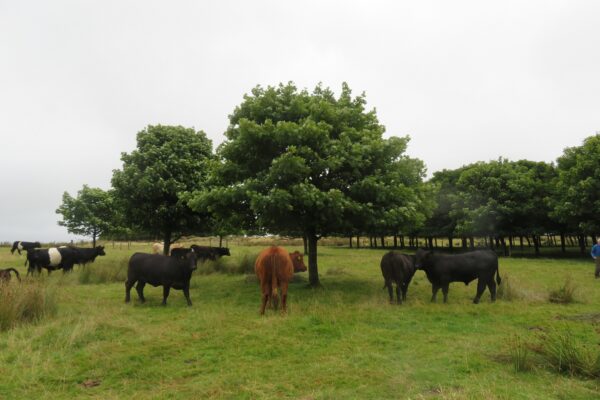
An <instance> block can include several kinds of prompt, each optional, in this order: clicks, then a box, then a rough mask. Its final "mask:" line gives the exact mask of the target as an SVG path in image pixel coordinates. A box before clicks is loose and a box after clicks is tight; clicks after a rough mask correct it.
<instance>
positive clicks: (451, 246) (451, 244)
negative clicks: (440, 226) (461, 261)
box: [448, 236, 454, 251]
mask: <svg viewBox="0 0 600 400" xmlns="http://www.w3.org/2000/svg"><path fill="white" fill-rule="evenodd" d="M453 239H454V238H453V237H452V236H449V237H448V248H449V249H450V251H452V250H454V242H453Z"/></svg>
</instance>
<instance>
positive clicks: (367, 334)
mask: <svg viewBox="0 0 600 400" xmlns="http://www.w3.org/2000/svg"><path fill="white" fill-rule="evenodd" d="M261 248H262V247H255V246H235V245H234V246H232V247H231V252H232V257H230V258H226V260H225V261H224V263H225V264H228V263H229V264H231V265H233V264H236V263H238V262H239V261H240V260H242V258H243V257H244V255H248V256H249V258H251V257H252V256H253V255H256V254H257V253H258V252H259V251H260V249H261ZM286 248H287V249H288V250H290V251H293V250H300V251H301V250H302V249H301V248H300V247H299V246H288V247H286ZM140 250H143V251H147V252H150V248H149V246H148V245H147V244H145V245H144V247H142V245H141V244H133V246H132V248H131V249H127V248H126V246H124V247H123V248H121V249H119V248H112V247H111V245H110V244H107V246H106V253H107V255H106V256H105V257H99V258H98V259H97V260H96V262H95V263H94V264H90V265H88V266H87V267H86V268H87V270H83V269H82V268H81V267H75V271H74V272H73V273H71V274H68V275H64V276H63V274H62V272H54V273H53V274H52V275H51V276H50V277H49V278H46V277H45V275H46V272H45V271H44V273H43V275H44V276H43V277H41V278H35V279H36V280H40V281H41V282H42V284H43V285H44V286H45V287H46V288H47V290H49V291H50V292H51V293H52V295H53V296H55V301H56V304H57V309H56V313H55V315H52V316H48V317H46V318H44V319H42V320H40V321H39V322H36V323H31V324H23V325H20V326H17V327H15V328H13V329H11V330H7V331H3V332H0V398H3V399H4V398H6V399H10V398H15V399H17V398H102V399H110V398H143V399H165V398H173V399H179V398H182V399H183V398H186V399H187V398H209V399H210V398H232V399H233V398H235V399H238V398H241V399H244V398H247V399H256V398H261V399H262V398H265V399H270V398H300V399H345V398H357V399H383V398H400V399H438V398H441V399H472V398H483V399H592V398H598V397H599V396H600V379H599V378H598V377H595V378H594V377H586V376H582V375H581V374H577V373H573V371H571V372H572V373H569V371H566V372H562V373H561V372H559V371H557V368H555V367H554V366H553V365H551V363H550V362H549V361H548V359H547V357H546V356H545V355H544V354H542V351H541V349H542V348H543V346H544V343H545V342H546V341H547V340H549V339H548V338H551V337H555V336H557V335H558V336H560V335H569V336H568V337H569V338H571V340H573V341H574V342H575V343H576V344H577V346H578V348H579V351H581V353H582V354H584V355H583V356H582V357H584V358H585V357H588V358H589V357H594V356H596V355H597V354H600V351H599V350H600V347H599V345H600V314H599V310H598V304H599V303H600V280H594V279H593V265H592V262H591V260H565V259H563V260H553V259H544V258H542V259H519V258H500V274H501V276H502V278H503V279H504V280H507V281H508V282H509V283H510V286H511V293H512V295H513V299H512V300H511V301H508V300H505V299H504V300H503V299H499V300H498V301H497V302H496V303H494V304H492V303H490V302H489V292H487V291H486V292H485V293H484V295H483V297H482V300H481V304H479V305H474V304H472V298H473V296H474V294H475V288H476V284H475V282H473V283H471V284H470V285H469V286H466V287H465V286H464V285H463V284H459V283H453V284H451V286H450V292H449V302H448V304H442V303H441V296H439V297H438V303H437V304H431V303H430V302H429V298H430V295H431V286H430V285H429V283H428V282H427V279H426V277H425V274H424V273H423V272H422V271H417V273H416V274H415V277H414V279H413V282H412V283H411V285H410V287H409V289H408V299H407V301H406V302H405V303H404V304H403V305H401V306H398V305H390V304H388V295H387V291H386V290H383V289H382V287H383V279H382V277H381V272H380V269H379V261H380V259H381V257H382V255H383V254H384V253H385V252H386V251H385V250H381V249H376V250H374V249H348V248H340V247H325V246H321V247H319V271H320V276H321V283H322V286H323V287H322V288H320V289H311V288H309V287H308V286H307V273H303V274H299V275H297V277H296V279H295V281H294V282H293V283H292V284H291V285H290V289H289V302H288V307H289V313H288V314H287V315H284V316H282V315H280V314H279V313H276V312H274V311H273V310H267V313H266V315H265V316H263V317H261V316H259V306H260V292H259V288H258V284H257V282H256V281H255V280H254V279H253V278H252V276H250V277H247V276H245V275H244V274H228V273H220V272H215V273H209V272H211V268H213V267H211V266H209V265H206V266H202V267H199V270H198V271H196V272H194V275H193V278H192V286H191V291H190V294H191V299H192V301H193V306H192V307H188V306H187V305H186V301H185V298H184V296H183V294H182V293H181V291H178V290H172V291H171V295H170V297H169V304H168V305H167V306H166V307H163V306H161V305H160V303H161V300H162V290H161V288H153V287H150V286H147V287H146V290H145V295H146V299H147V302H146V303H145V304H143V305H141V304H139V303H138V302H137V295H136V294H135V293H133V292H132V303H130V304H125V303H124V296H125V291H124V284H123V281H124V277H125V273H126V265H127V264H126V261H127V259H128V258H129V256H130V255H131V254H132V253H133V252H134V251H140ZM23 262H24V256H21V257H19V256H17V255H16V254H15V255H11V254H10V252H9V249H8V248H4V247H3V248H0V268H6V267H12V266H16V267H18V269H19V271H20V272H21V274H22V276H24V275H25V267H23ZM306 262H307V260H306ZM213 269H214V268H213ZM568 277H570V279H571V282H572V283H573V284H574V285H575V286H576V287H577V291H576V293H575V302H573V303H570V304H555V303H551V302H549V301H548V296H549V292H550V291H551V290H554V289H558V288H559V287H560V286H562V285H563V284H564V283H565V280H566V279H567V278H568ZM17 284H18V283H17V282H15V280H13V282H11V283H10V285H17ZM28 284H30V282H29V280H24V282H23V285H28ZM536 350H539V351H536ZM519 351H521V352H522V351H524V352H525V355H522V353H519ZM519 354H521V355H519ZM598 362H599V363H600V359H599V361H598ZM517 364H525V366H524V367H523V366H522V365H521V367H519V366H518V365H517ZM599 365H600V364H599Z"/></svg>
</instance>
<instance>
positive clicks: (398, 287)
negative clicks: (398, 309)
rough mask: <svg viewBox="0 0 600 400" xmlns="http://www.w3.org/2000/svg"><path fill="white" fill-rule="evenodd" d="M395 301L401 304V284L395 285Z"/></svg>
mask: <svg viewBox="0 0 600 400" xmlns="http://www.w3.org/2000/svg"><path fill="white" fill-rule="evenodd" d="M396 301H397V302H398V304H402V283H396Z"/></svg>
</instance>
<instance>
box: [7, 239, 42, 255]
mask: <svg viewBox="0 0 600 400" xmlns="http://www.w3.org/2000/svg"><path fill="white" fill-rule="evenodd" d="M39 247H42V245H41V244H40V242H19V241H17V242H14V243H13V245H12V249H10V254H15V250H16V251H17V252H18V253H19V255H21V250H25V251H27V250H33V249H35V248H39Z"/></svg>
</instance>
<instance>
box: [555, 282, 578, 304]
mask: <svg viewBox="0 0 600 400" xmlns="http://www.w3.org/2000/svg"><path fill="white" fill-rule="evenodd" d="M576 290H577V286H575V285H574V284H573V282H571V277H570V276H567V279H565V284H564V285H563V286H561V287H560V288H558V289H556V290H551V291H550V294H549V296H548V300H549V301H550V302H551V303H560V304H569V303H573V302H575V292H576Z"/></svg>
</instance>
